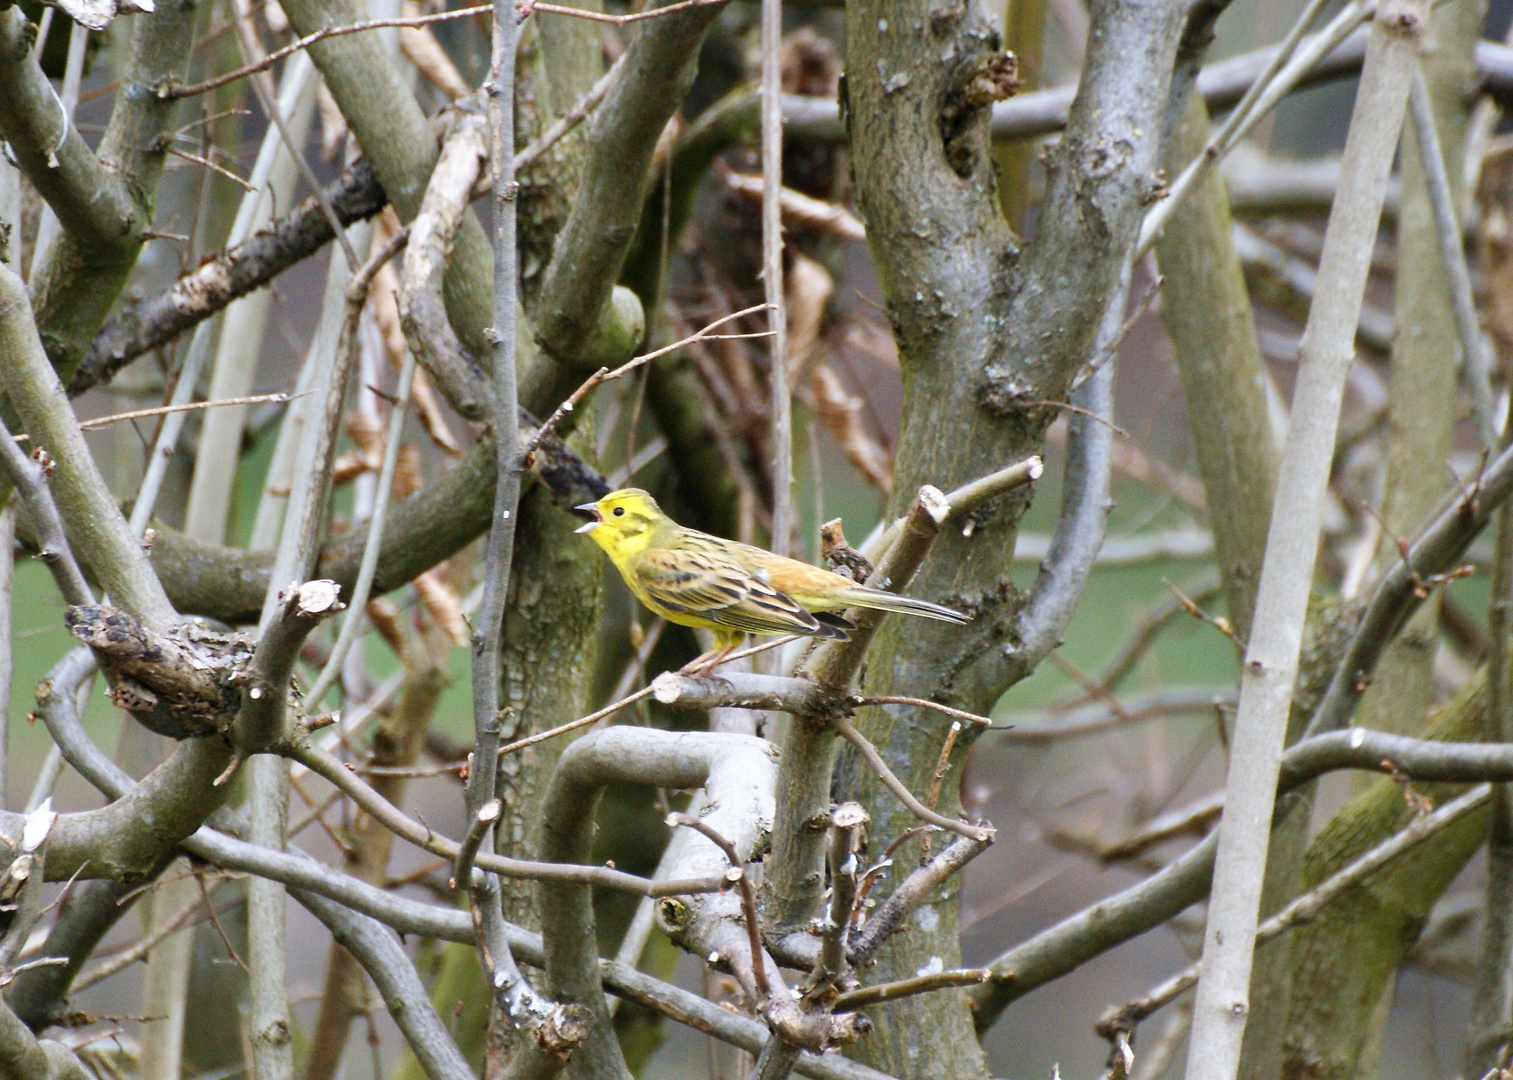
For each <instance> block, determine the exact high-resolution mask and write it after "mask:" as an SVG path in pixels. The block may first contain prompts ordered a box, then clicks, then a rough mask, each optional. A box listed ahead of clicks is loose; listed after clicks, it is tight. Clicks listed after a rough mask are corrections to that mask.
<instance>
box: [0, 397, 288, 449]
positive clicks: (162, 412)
mask: <svg viewBox="0 0 1513 1080" xmlns="http://www.w3.org/2000/svg"><path fill="white" fill-rule="evenodd" d="M292 400H293V398H291V397H290V396H289V395H288V394H253V395H252V396H251V397H237V398H222V399H221V400H219V401H191V402H189V403H187V404H184V405H159V406H158V407H157V408H155V409H133V410H132V411H131V412H122V413H111V414H110V415H109V416H97V417H95V418H94V419H93V420H80V421H79V430H80V431H92V430H94V429H95V428H102V427H105V426H106V425H108V424H119V423H121V422H122V421H125V420H145V419H146V418H148V417H150V416H167V415H168V414H169V413H178V412H193V411H194V410H196V409H219V408H221V407H222V406H225V405H267V404H277V405H282V404H283V403H284V402H286V401H292ZM30 439H31V436H30V435H27V434H25V433H24V432H23V433H22V434H20V435H17V436H15V440H16V441H17V442H18V443H19V442H27V441H29V440H30Z"/></svg>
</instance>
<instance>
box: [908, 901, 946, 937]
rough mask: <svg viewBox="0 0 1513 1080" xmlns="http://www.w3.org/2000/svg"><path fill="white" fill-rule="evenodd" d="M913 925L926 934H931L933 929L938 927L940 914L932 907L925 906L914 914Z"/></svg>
mask: <svg viewBox="0 0 1513 1080" xmlns="http://www.w3.org/2000/svg"><path fill="white" fill-rule="evenodd" d="M914 925H915V926H917V927H919V928H920V929H921V930H923V931H924V932H925V933H927V934H933V933H934V932H935V928H936V927H938V926H939V925H940V914H939V913H938V912H937V911H936V910H935V909H934V908H933V907H930V906H929V905H926V906H925V907H922V908H920V909H919V910H918V911H916V912H915V913H914Z"/></svg>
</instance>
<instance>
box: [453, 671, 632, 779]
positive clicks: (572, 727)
mask: <svg viewBox="0 0 1513 1080" xmlns="http://www.w3.org/2000/svg"><path fill="white" fill-rule="evenodd" d="M651 692H652V688H651V687H650V686H643V687H642V688H641V689H640V690H637V691H636V692H635V693H634V694H630V695H628V696H626V697H623V698H621V699H620V700H619V701H616V702H613V703H611V704H609V705H606V706H604V708H602V709H599V710H597V711H595V712H591V713H589V714H588V715H587V716H580V717H578V719H576V720H569V721H568V722H567V723H565V724H559V725H558V726H556V727H554V728H552V729H551V730H549V731H538V732H536V734H534V735H528V736H526V737H525V738H523V739H517V740H515V741H514V742H512V743H507V744H506V745H504V746H501V747H500V748H499V755H500V756H501V757H503V756H504V755H505V754H513V753H514V752H515V751H517V750H524V749H525V748H526V747H527V746H535V745H536V744H537V743H539V742H545V741H546V740H547V739H555V738H556V737H557V736H558V735H565V734H567V732H569V731H576V730H577V729H578V728H581V727H587V726H588V725H589V724H593V723H597V722H598V721H600V720H603V719H604V718H605V717H606V716H612V715H614V714H615V713H617V712H619V711H620V710H621V709H623V708H625V707H626V706H627V705H634V704H635V703H636V702H638V701H640V700H641V699H642V698H644V697H647V696H648V695H650V694H651ZM456 767H457V766H456V765H448V766H446V767H445V768H443V769H442V771H443V772H445V771H446V770H447V769H452V768H456Z"/></svg>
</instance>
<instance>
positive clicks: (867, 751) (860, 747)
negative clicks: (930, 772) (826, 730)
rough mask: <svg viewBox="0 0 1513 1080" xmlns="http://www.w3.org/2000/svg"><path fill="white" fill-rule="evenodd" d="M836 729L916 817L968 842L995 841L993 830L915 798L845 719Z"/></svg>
mask: <svg viewBox="0 0 1513 1080" xmlns="http://www.w3.org/2000/svg"><path fill="white" fill-rule="evenodd" d="M835 730H836V732H837V733H838V734H839V735H840V736H841V737H842V738H843V739H845V740H846V741H847V742H849V743H850V744H851V745H852V746H854V747H856V749H857V751H858V752H859V753H860V754H861V755H862V757H863V758H864V759H865V760H866V762H867V764H868V765H870V766H872V771H873V772H875V773H876V774H877V778H878V779H879V780H881V781H882V782H883V783H884V784H885V785H886V786H887V788H888V790H890V791H892V792H893V794H895V795H897V796H898V797H899V800H900V801H901V802H902V803H903V804H904V805H905V806H907V807H908V808H909V809H910V810H911V811H913V813H914V816H915V817H917V818H919V819H920V820H922V821H928V822H929V823H930V824H931V825H939V826H940V827H941V828H942V829H945V830H947V831H948V832H953V833H955V834H956V835H958V836H964V837H966V838H967V839H968V840H980V841H987V840H991V839H992V838H993V833H994V830H993V829H992V828H989V827H987V826H983V825H968V824H967V823H966V822H964V821H957V820H956V819H955V818H948V817H946V816H945V815H943V814H937V813H936V812H935V811H934V810H931V809H930V808H929V807H928V806H926V805H925V804H924V803H922V802H920V801H919V800H918V799H916V798H915V797H914V795H913V794H912V793H911V792H910V791H909V789H908V788H907V787H905V786H904V783H903V781H902V780H900V779H899V778H898V777H897V776H895V775H894V774H893V770H892V769H890V768H888V764H887V762H885V761H884V760H883V756H882V755H881V754H879V753H878V752H877V747H875V746H873V745H872V744H871V743H870V742H868V741H867V737H866V736H865V735H863V734H862V733H861V732H859V731H857V730H856V728H854V727H852V726H851V725H850V724H849V723H847V722H846V721H845V720H839V719H838V720H836V721H835Z"/></svg>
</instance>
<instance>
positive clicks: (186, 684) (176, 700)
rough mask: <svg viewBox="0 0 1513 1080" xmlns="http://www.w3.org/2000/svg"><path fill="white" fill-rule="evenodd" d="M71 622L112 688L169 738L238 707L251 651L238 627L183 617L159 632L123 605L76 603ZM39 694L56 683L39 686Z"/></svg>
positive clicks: (210, 729) (68, 615)
mask: <svg viewBox="0 0 1513 1080" xmlns="http://www.w3.org/2000/svg"><path fill="white" fill-rule="evenodd" d="M63 621H64V623H65V624H66V625H67V626H68V630H69V632H70V633H71V634H73V636H74V637H76V638H78V639H79V640H80V641H81V642H83V643H84V644H85V645H88V646H89V647H90V648H91V649H93V650H94V653H95V656H96V658H97V659H98V660H99V663H100V667H101V669H102V670H103V671H104V672H105V673H106V675H107V676H108V677H109V678H110V681H111V684H112V689H111V691H110V696H111V698H112V699H113V700H115V702H116V704H118V705H119V706H120V707H121V708H123V709H125V710H126V711H128V712H130V713H131V714H132V715H133V716H135V717H136V718H137V720H139V721H140V722H141V723H142V725H143V726H144V727H146V728H147V729H148V730H150V731H155V732H157V733H158V734H159V735H166V736H167V737H168V738H170V739H191V738H195V737H197V736H202V735H210V734H214V733H215V732H217V731H221V730H222V729H224V727H225V725H226V723H227V722H229V720H230V718H231V717H232V716H234V715H235V714H236V710H237V707H238V705H239V702H240V695H239V693H238V691H237V689H236V686H235V682H236V680H237V679H238V678H239V677H240V675H241V673H242V672H243V671H244V670H245V668H246V666H247V662H248V660H249V658H250V657H251V655H252V647H251V644H250V643H249V642H248V641H247V639H246V638H245V637H242V636H241V635H239V634H217V633H213V632H211V631H209V630H205V629H204V628H202V627H200V626H197V625H196V624H194V623H182V624H180V625H179V626H178V627H176V628H175V629H174V630H173V632H172V633H170V634H159V633H157V632H156V631H154V630H151V629H149V628H148V627H146V626H144V625H143V624H142V623H141V622H139V621H138V620H137V619H136V618H135V617H134V616H132V615H129V614H127V613H126V612H124V611H121V610H120V609H118V608H113V607H106V606H103V605H98V604H95V605H88V606H79V607H71V608H69V609H68V610H67V611H66V612H65V613H64V616H63ZM37 692H38V695H39V698H40V697H44V696H46V693H48V692H50V688H48V687H47V686H46V684H44V685H43V686H41V687H39V688H38V691H37Z"/></svg>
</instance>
